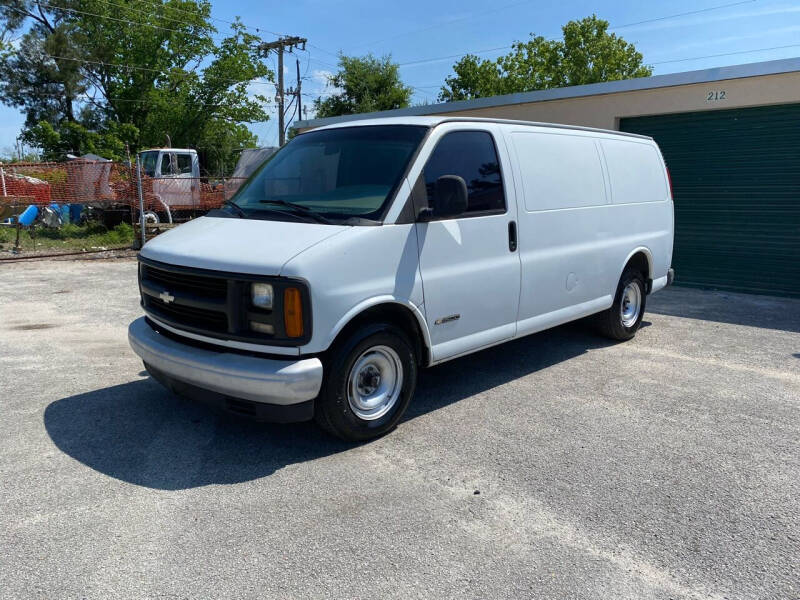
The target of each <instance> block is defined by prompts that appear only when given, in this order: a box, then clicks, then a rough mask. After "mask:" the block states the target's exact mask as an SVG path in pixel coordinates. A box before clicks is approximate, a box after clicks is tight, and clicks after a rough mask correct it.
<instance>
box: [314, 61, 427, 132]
mask: <svg viewBox="0 0 800 600" xmlns="http://www.w3.org/2000/svg"><path fill="white" fill-rule="evenodd" d="M328 85H329V86H331V87H333V88H334V89H335V92H334V93H333V95H331V96H328V97H327V98H317V99H316V100H314V110H315V112H316V116H317V117H335V116H338V115H352V114H357V113H365V112H374V111H377V110H391V109H393V108H403V107H405V106H408V105H409V103H410V102H411V91H412V90H411V88H410V87H408V86H407V85H404V84H403V82H402V81H401V80H400V70H399V67H398V66H397V64H395V63H393V62H392V61H391V57H389V56H384V57H382V58H376V57H374V56H373V55H372V54H368V55H367V56H361V57H359V56H344V55H341V56H339V71H338V72H337V73H335V74H333V75H331V76H330V77H328Z"/></svg>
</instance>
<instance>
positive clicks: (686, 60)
mask: <svg viewBox="0 0 800 600" xmlns="http://www.w3.org/2000/svg"><path fill="white" fill-rule="evenodd" d="M785 48H800V44H788V45H786V46H771V47H769V48H753V49H752V50H738V51H736V52H723V53H721V54H707V55H705V56H694V57H692V58H676V59H673V60H662V61H659V62H654V63H650V64H651V65H666V64H670V63H677V62H689V61H692V60H702V59H704V58H719V57H721V56H734V55H736V54H752V53H754V52H768V51H770V50H783V49H785Z"/></svg>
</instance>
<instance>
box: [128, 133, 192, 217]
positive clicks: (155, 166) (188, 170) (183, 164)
mask: <svg viewBox="0 0 800 600" xmlns="http://www.w3.org/2000/svg"><path fill="white" fill-rule="evenodd" d="M139 162H140V164H141V166H142V171H144V174H145V175H147V176H148V177H151V178H152V187H153V191H152V193H153V196H154V199H155V200H156V202H157V203H158V204H160V205H161V207H163V210H165V211H167V212H169V211H170V210H171V209H175V208H186V207H193V206H196V205H197V204H198V203H199V201H200V159H199V158H198V156H197V151H196V150H192V149H191V148H152V149H150V150H144V151H142V152H140V153H139Z"/></svg>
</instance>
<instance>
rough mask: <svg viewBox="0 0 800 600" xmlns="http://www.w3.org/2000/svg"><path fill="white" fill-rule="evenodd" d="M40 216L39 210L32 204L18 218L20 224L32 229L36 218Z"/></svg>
mask: <svg viewBox="0 0 800 600" xmlns="http://www.w3.org/2000/svg"><path fill="white" fill-rule="evenodd" d="M37 216H39V209H38V208H36V207H35V206H34V205H33V204H31V205H30V206H29V207H28V208H26V209H25V210H24V211H22V213H21V214H20V215H19V216H18V217H17V219H18V220H19V222H20V223H22V224H23V225H25V227H30V226H31V225H33V222H34V221H35V220H36V217H37Z"/></svg>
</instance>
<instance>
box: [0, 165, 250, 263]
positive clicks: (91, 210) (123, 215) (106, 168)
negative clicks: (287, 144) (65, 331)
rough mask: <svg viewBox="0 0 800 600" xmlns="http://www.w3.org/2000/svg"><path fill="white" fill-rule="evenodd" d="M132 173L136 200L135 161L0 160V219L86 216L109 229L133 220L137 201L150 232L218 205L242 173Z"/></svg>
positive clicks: (47, 224)
mask: <svg viewBox="0 0 800 600" xmlns="http://www.w3.org/2000/svg"><path fill="white" fill-rule="evenodd" d="M138 175H139V176H140V178H141V202H140V197H139V188H138V185H137V183H138V182H137V171H136V165H130V164H127V163H121V162H111V161H95V160H81V159H78V160H72V161H68V162H61V163H13V164H6V165H3V164H0V183H1V184H2V189H0V223H5V227H6V228H7V227H8V226H9V225H15V226H16V225H17V224H19V226H21V227H26V228H35V227H40V228H42V227H44V228H54V227H59V226H62V225H64V224H66V223H72V224H75V223H85V222H86V221H87V220H88V221H91V222H98V223H100V224H102V225H103V226H105V227H106V228H108V229H113V228H114V227H116V226H117V225H119V224H120V223H129V224H133V225H134V226H135V224H137V223H138V222H139V221H140V219H141V217H142V214H141V211H140V205H141V206H143V207H144V218H145V222H146V224H147V226H146V231H148V233H149V234H152V233H157V232H158V231H160V230H161V229H163V228H164V227H166V226H169V224H170V223H172V224H175V223H180V222H183V221H186V220H189V219H192V218H195V217H198V216H202V215H203V214H205V213H206V212H208V211H209V210H211V209H214V208H219V207H220V206H221V205H222V204H223V202H224V201H225V200H226V199H229V198H230V197H231V196H232V195H233V194H234V193H235V192H236V191H237V190H238V188H239V186H240V185H241V184H242V183H243V181H244V179H245V178H217V179H212V178H206V177H199V178H198V177H191V176H187V175H186V174H175V175H168V176H161V177H151V176H149V175H147V174H146V173H145V172H144V171H140V172H139V174H138ZM31 207H34V208H31ZM6 237H7V236H6ZM18 249H19V248H18Z"/></svg>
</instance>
